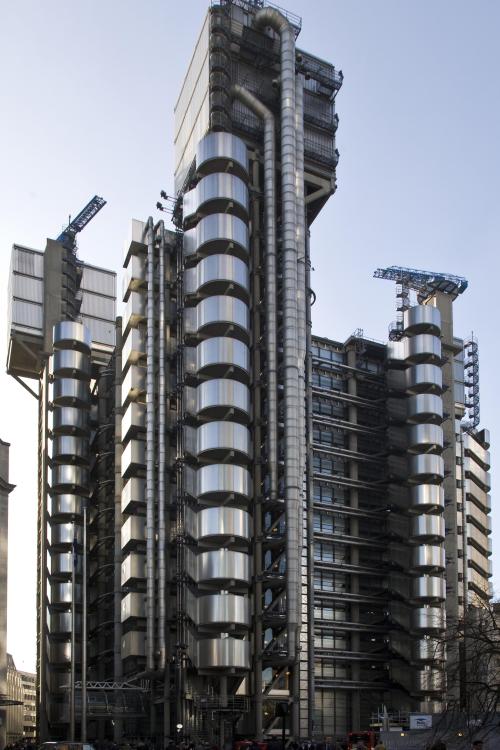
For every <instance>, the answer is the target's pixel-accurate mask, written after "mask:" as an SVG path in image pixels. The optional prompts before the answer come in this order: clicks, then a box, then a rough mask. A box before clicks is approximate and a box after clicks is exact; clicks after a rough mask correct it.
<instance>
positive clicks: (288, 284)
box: [254, 8, 302, 723]
mask: <svg viewBox="0 0 500 750" xmlns="http://www.w3.org/2000/svg"><path fill="white" fill-rule="evenodd" d="M254 25H255V27H256V28H257V29H263V28H265V27H266V26H270V27H271V28H273V29H274V30H275V31H276V32H277V33H278V34H279V35H280V41H281V44H280V57H281V66H280V67H281V70H280V84H281V211H282V242H283V326H282V331H283V374H284V386H285V418H284V419H285V500H286V524H287V533H286V555H287V585H286V591H287V639H288V653H289V656H290V657H291V658H292V659H295V658H296V655H297V645H298V644H297V631H298V627H299V623H300V611H299V585H300V547H301V534H300V532H301V525H302V510H301V507H300V489H301V488H300V448H299V441H300V437H301V436H300V435H299V422H300V420H299V416H298V415H299V401H300V393H299V371H298V370H299V368H298V355H299V352H298V315H297V237H296V224H297V207H296V152H297V139H296V127H297V122H296V119H295V117H296V106H295V34H294V32H293V29H292V27H291V26H290V24H289V23H288V21H287V19H286V18H285V16H283V15H282V14H281V13H280V12H279V11H278V10H275V9H274V8H262V9H260V10H259V11H257V13H256V14H255V18H254ZM295 721H296V719H295V717H294V723H295Z"/></svg>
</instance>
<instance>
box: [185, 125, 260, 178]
mask: <svg viewBox="0 0 500 750" xmlns="http://www.w3.org/2000/svg"><path fill="white" fill-rule="evenodd" d="M196 169H197V171H198V172H199V173H200V174H208V173H209V172H215V171H219V170H222V171H227V170H228V169H232V170H233V171H237V172H238V173H239V174H241V176H243V177H245V176H248V155H247V147H246V145H245V143H244V142H243V141H242V140H241V139H240V138H237V137H236V136H235V135H232V134H231V133H224V132H212V133H207V135H205V136H204V137H203V138H202V139H201V141H200V142H199V143H198V146H197V148H196Z"/></svg>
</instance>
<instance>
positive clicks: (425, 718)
mask: <svg viewBox="0 0 500 750" xmlns="http://www.w3.org/2000/svg"><path fill="white" fill-rule="evenodd" d="M410 729H432V716H430V714H410Z"/></svg>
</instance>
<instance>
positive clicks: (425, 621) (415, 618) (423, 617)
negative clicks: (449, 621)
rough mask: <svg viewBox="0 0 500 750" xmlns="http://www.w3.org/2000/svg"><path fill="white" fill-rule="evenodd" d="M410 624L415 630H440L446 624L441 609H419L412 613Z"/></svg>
mask: <svg viewBox="0 0 500 750" xmlns="http://www.w3.org/2000/svg"><path fill="white" fill-rule="evenodd" d="M412 624H413V627H414V628H415V630H424V631H428V632H432V631H435V630H442V629H443V628H444V626H445V624H446V620H445V613H444V610H443V609H442V608H441V607H419V608H417V609H415V610H413V612H412Z"/></svg>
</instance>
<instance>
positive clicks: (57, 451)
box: [52, 435, 89, 464]
mask: <svg viewBox="0 0 500 750" xmlns="http://www.w3.org/2000/svg"><path fill="white" fill-rule="evenodd" d="M88 459H89V441H88V440H87V438H84V437H74V436H73V435H59V436H56V437H55V438H54V440H53V442H52V461H53V462H55V463H56V462H57V463H67V462H70V463H79V464H80V463H87V462H88Z"/></svg>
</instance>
